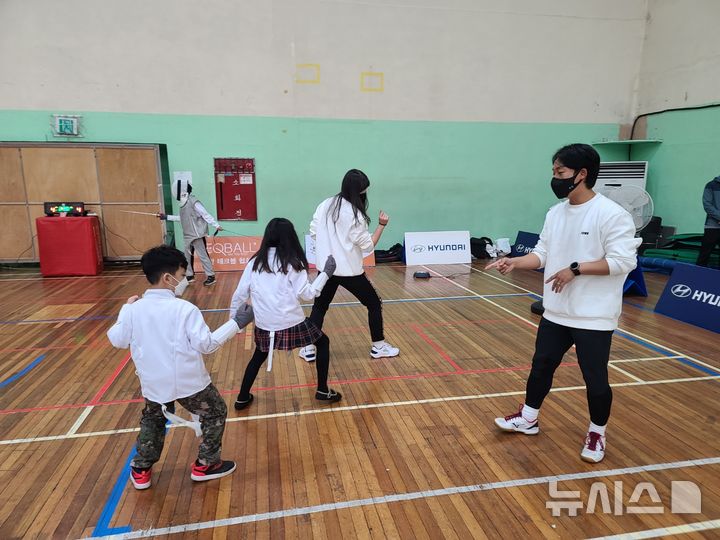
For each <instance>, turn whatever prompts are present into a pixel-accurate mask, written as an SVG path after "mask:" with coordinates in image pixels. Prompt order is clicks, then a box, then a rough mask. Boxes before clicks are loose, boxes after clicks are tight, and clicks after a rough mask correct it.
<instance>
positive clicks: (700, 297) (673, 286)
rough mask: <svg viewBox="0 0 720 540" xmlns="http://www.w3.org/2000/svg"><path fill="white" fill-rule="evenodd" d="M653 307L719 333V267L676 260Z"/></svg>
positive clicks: (665, 313) (657, 310)
mask: <svg viewBox="0 0 720 540" xmlns="http://www.w3.org/2000/svg"><path fill="white" fill-rule="evenodd" d="M655 311H656V312H658V313H662V314H663V315H667V316H668V317H672V318H673V319H678V320H680V321H683V322H686V323H689V324H694V325H695V326H699V327H701V328H705V329H707V330H712V331H713V332H718V333H720V270H713V269H711V268H703V267H702V266H695V265H693V264H685V263H677V264H676V265H675V269H674V270H673V273H672V275H671V276H670V279H668V282H667V284H666V285H665V290H664V291H663V293H662V295H661V296H660V300H658V303H657V305H656V306H655Z"/></svg>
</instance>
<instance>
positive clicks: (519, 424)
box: [495, 405, 540, 435]
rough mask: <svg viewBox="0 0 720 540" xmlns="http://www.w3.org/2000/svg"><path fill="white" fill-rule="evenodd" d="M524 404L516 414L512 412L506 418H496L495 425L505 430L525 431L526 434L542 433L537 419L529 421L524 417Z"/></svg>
mask: <svg viewBox="0 0 720 540" xmlns="http://www.w3.org/2000/svg"><path fill="white" fill-rule="evenodd" d="M522 408H523V406H522V405H520V410H519V411H518V412H516V413H515V414H511V415H509V416H506V417H504V418H496V419H495V425H496V426H497V427H499V428H500V429H502V430H503V431H511V432H518V433H524V434H525V435H537V434H538V433H540V425H539V424H538V421H537V419H535V421H534V422H528V421H527V420H525V418H523V415H522Z"/></svg>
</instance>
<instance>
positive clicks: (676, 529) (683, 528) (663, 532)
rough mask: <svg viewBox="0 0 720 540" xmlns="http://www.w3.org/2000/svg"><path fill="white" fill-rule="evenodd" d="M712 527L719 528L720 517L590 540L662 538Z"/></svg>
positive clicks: (709, 529)
mask: <svg viewBox="0 0 720 540" xmlns="http://www.w3.org/2000/svg"><path fill="white" fill-rule="evenodd" d="M714 529H720V519H711V520H708V521H696V522H694V523H684V524H683V525H673V526H670V527H660V528H658V529H648V530H645V531H635V532H629V533H620V534H614V535H612V536H596V537H595V538H591V539H590V540H640V539H642V538H662V537H665V536H670V535H672V534H688V533H694V532H701V531H711V530H714Z"/></svg>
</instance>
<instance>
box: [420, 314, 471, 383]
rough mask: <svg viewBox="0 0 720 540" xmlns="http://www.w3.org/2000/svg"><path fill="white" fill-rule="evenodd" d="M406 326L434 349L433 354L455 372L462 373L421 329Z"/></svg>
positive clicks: (461, 369)
mask: <svg viewBox="0 0 720 540" xmlns="http://www.w3.org/2000/svg"><path fill="white" fill-rule="evenodd" d="M408 326H409V327H410V329H411V330H413V331H414V332H415V333H416V334H417V335H418V336H420V337H421V338H422V339H423V340H424V341H425V343H427V344H428V345H430V346H431V347H432V348H433V349H435V352H437V353H438V354H439V355H440V356H442V357H443V359H444V360H445V361H446V362H447V363H448V364H450V365H451V366H452V367H454V368H455V371H457V372H461V371H463V368H461V367H460V366H459V365H458V364H457V363H456V362H455V361H454V360H453V359H452V358H450V355H449V354H448V353H446V352H445V351H444V350H443V349H442V347H440V345H438V344H437V343H435V342H434V341H433V340H432V339H430V337H429V336H428V335H427V334H426V333H425V332H423V331H422V329H421V328H419V327H418V326H417V325H414V324H410V325H408Z"/></svg>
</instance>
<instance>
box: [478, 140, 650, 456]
mask: <svg viewBox="0 0 720 540" xmlns="http://www.w3.org/2000/svg"><path fill="white" fill-rule="evenodd" d="M599 169H600V156H599V155H598V153H597V152H596V151H595V149H594V148H592V147H591V146H588V145H586V144H571V145H568V146H565V147H563V148H561V149H560V150H558V151H557V152H556V153H555V155H554V156H553V178H552V181H551V188H552V190H553V192H554V193H555V195H556V196H557V197H558V198H559V199H563V198H565V197H567V198H568V200H567V201H564V202H561V203H559V204H557V205H555V206H553V207H552V208H551V209H550V210H549V211H548V213H547V216H546V217H545V224H544V226H543V230H542V233H541V234H540V240H539V241H538V243H537V245H536V246H535V249H534V250H533V252H532V253H530V254H528V255H525V256H523V257H517V258H512V259H509V258H505V259H500V260H498V261H496V262H493V263H491V264H489V265H488V266H487V269H491V268H495V269H497V270H499V271H500V273H502V274H507V273H508V272H511V271H512V270H515V269H523V270H526V269H527V270H532V269H536V268H543V267H544V268H545V286H544V291H543V306H544V308H545V313H544V314H543V318H542V319H541V320H540V325H539V327H538V333H537V338H536V342H535V355H534V356H533V361H532V369H531V371H530V376H529V377H528V380H527V386H526V394H525V404H524V405H523V406H522V407H521V408H520V410H519V411H518V412H517V413H514V414H511V415H509V416H506V417H504V418H496V419H495V424H496V425H497V426H498V427H499V428H500V429H502V430H503V431H509V432H517V433H524V434H525V435H536V434H537V433H538V432H539V430H540V429H539V425H538V415H539V412H540V406H541V405H542V402H543V400H544V399H545V396H547V394H548V392H550V388H551V387H552V380H553V374H554V373H555V370H556V369H557V367H558V366H559V365H560V362H561V361H562V358H563V356H564V355H565V353H566V352H567V351H568V350H569V349H570V347H572V346H573V345H575V348H576V353H577V357H578V363H579V364H580V369H581V370H582V374H583V378H584V379H585V385H586V388H587V400H588V408H589V410H590V427H589V429H588V434H587V436H586V438H585V444H584V446H583V449H582V452H581V454H580V455H581V457H582V459H584V460H585V461H589V462H592V463H597V462H599V461H601V460H602V459H603V457H605V441H606V439H605V428H606V426H607V422H608V419H609V418H610V408H611V405H612V390H611V388H610V385H609V383H608V362H609V359H610V344H611V341H612V334H613V331H614V330H615V329H616V328H617V325H618V318H619V317H620V312H621V310H622V294H623V284H624V282H625V278H626V276H627V274H628V273H629V272H630V271H631V270H633V269H634V268H635V265H636V264H637V248H638V246H639V245H640V242H641V239H640V238H635V225H634V223H633V219H632V217H631V216H630V214H629V213H628V212H627V211H626V210H625V209H623V208H622V207H621V206H619V205H618V204H616V203H614V202H613V201H611V200H610V199H608V198H606V197H604V196H602V195H600V194H599V193H595V192H594V191H593V189H592V188H593V186H594V185H595V181H596V180H597V175H598V171H599Z"/></svg>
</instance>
